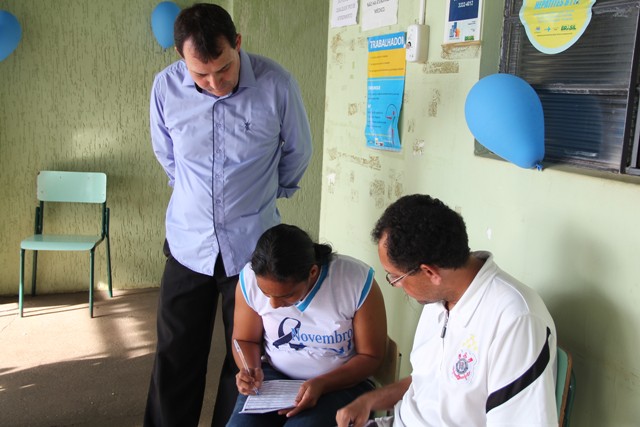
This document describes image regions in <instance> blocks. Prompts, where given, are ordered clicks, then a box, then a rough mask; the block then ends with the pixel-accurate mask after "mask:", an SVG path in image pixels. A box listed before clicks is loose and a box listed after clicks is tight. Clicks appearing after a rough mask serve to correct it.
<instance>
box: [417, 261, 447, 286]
mask: <svg viewBox="0 0 640 427" xmlns="http://www.w3.org/2000/svg"><path fill="white" fill-rule="evenodd" d="M420 271H422V273H423V274H424V275H425V276H427V278H429V280H430V281H431V283H433V284H434V285H440V284H441V283H442V276H441V275H440V269H439V268H438V267H435V266H432V265H427V264H420Z"/></svg>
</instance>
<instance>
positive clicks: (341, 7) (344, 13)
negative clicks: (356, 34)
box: [331, 0, 358, 28]
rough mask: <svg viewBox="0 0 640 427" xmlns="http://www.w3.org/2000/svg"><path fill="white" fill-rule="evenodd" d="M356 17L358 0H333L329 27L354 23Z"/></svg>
mask: <svg viewBox="0 0 640 427" xmlns="http://www.w3.org/2000/svg"><path fill="white" fill-rule="evenodd" d="M357 17H358V0H333V8H332V10H331V28H337V27H344V26H346V25H354V24H355V23H356V19H357Z"/></svg>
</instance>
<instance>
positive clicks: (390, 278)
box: [385, 267, 420, 288]
mask: <svg viewBox="0 0 640 427" xmlns="http://www.w3.org/2000/svg"><path fill="white" fill-rule="evenodd" d="M418 270H420V267H416V268H413V269H411V270H409V271H407V272H406V273H404V274H403V275H402V276H398V277H395V275H394V274H391V273H387V275H386V276H385V279H387V282H389V284H390V285H391V286H393V287H394V288H395V287H396V283H398V282H400V281H401V280H402V279H404V278H405V277H407V276H410V275H412V274H413V273H415V272H416V271H418Z"/></svg>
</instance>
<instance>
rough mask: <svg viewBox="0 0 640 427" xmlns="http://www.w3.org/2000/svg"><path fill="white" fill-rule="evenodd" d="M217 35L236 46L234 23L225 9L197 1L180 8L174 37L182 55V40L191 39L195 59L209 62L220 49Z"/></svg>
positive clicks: (220, 51) (219, 52) (183, 41)
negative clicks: (196, 57)
mask: <svg viewBox="0 0 640 427" xmlns="http://www.w3.org/2000/svg"><path fill="white" fill-rule="evenodd" d="M220 37H224V38H225V39H226V40H227V41H228V42H229V45H231V47H232V48H234V49H235V47H236V37H237V33H236V26H235V25H234V23H233V20H232V19H231V16H230V15H229V13H227V11H226V10H224V9H223V8H221V7H220V6H218V5H215V4H208V3H196V4H194V5H193V6H191V7H188V8H186V9H183V10H182V11H181V12H180V14H179V15H178V17H177V18H176V22H174V24H173V41H174V43H175V45H176V49H177V50H178V53H179V54H180V56H182V57H184V54H183V53H182V49H183V47H184V43H185V42H186V41H187V40H189V39H191V41H192V42H193V46H194V48H195V51H196V53H197V56H198V59H200V60H201V61H202V62H205V63H206V62H208V61H209V60H211V59H216V58H217V57H218V56H220V54H221V53H222V50H223V48H224V46H221V43H220Z"/></svg>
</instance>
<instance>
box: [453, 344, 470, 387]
mask: <svg viewBox="0 0 640 427" xmlns="http://www.w3.org/2000/svg"><path fill="white" fill-rule="evenodd" d="M475 365H476V356H475V354H473V353H472V352H470V351H467V350H460V351H459V352H458V360H457V361H456V362H455V363H454V365H453V369H452V373H453V376H454V377H455V379H456V380H459V381H460V380H466V381H470V380H471V377H472V376H473V371H474V369H473V368H474V367H475Z"/></svg>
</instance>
